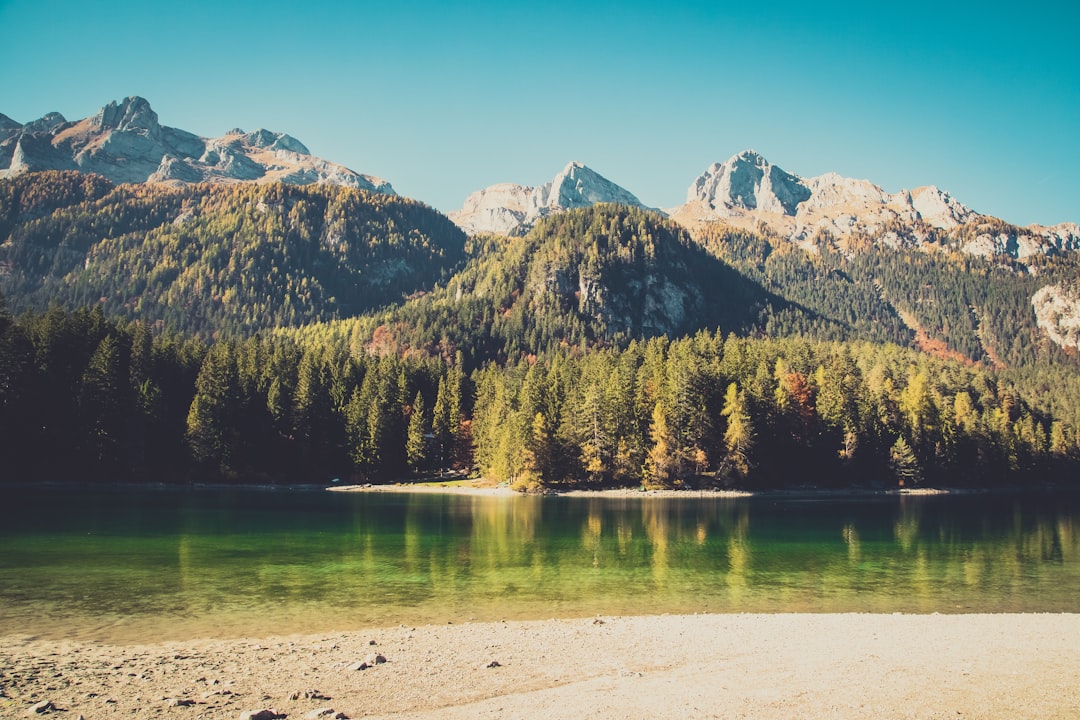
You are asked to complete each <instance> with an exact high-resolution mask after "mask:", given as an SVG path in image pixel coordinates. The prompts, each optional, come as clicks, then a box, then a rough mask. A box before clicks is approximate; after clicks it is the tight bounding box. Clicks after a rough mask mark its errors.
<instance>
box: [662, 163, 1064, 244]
mask: <svg viewBox="0 0 1080 720" xmlns="http://www.w3.org/2000/svg"><path fill="white" fill-rule="evenodd" d="M668 213H669V214H670V215H671V217H672V218H673V219H675V220H676V221H678V222H679V223H681V224H682V225H684V226H686V227H688V228H697V227H701V226H704V225H708V224H710V223H717V222H720V223H725V224H729V225H734V226H736V227H740V228H744V229H747V230H759V229H761V228H762V227H764V228H765V229H767V230H768V231H769V232H772V233H774V234H776V235H779V236H780V237H782V238H785V239H787V240H790V241H792V242H795V243H806V242H808V241H812V240H813V239H814V238H816V237H820V236H821V235H822V234H826V235H828V236H829V237H831V238H833V239H837V240H844V239H848V238H853V237H856V236H862V237H867V238H871V239H872V240H874V241H876V242H879V243H882V244H885V245H889V246H893V247H896V246H900V245H911V246H918V245H920V244H922V243H924V242H926V241H927V240H929V239H930V238H932V237H933V236H935V235H936V236H938V237H948V238H952V239H953V240H955V242H956V243H957V244H958V246H959V248H960V249H961V250H962V251H964V252H966V253H969V254H972V255H1008V256H1010V257H1013V258H1017V259H1020V260H1023V259H1024V258H1027V257H1031V256H1034V255H1040V254H1047V253H1052V252H1057V251H1061V250H1078V249H1080V232H1078V229H1077V227H1076V225H1073V224H1061V225H1055V226H1053V227H1043V226H1040V225H1030V226H1028V227H1026V228H1018V227H1015V226H1012V225H1009V224H1008V223H1005V222H1002V221H1000V220H997V219H996V218H993V217H990V216H988V215H982V214H980V213H977V212H975V211H973V210H971V209H970V208H968V207H966V206H965V205H963V204H962V203H960V202H959V201H957V200H956V199H954V198H953V197H951V196H950V195H949V194H948V193H947V192H944V191H942V190H939V189H938V188H936V187H934V186H932V185H929V186H925V187H919V188H915V189H914V190H901V191H900V192H897V193H889V192H886V191H885V190H883V189H882V188H881V187H879V186H878V185H875V184H873V183H872V182H870V181H869V180H855V179H852V178H846V177H843V176H841V175H838V174H836V173H826V174H824V175H819V176H817V177H810V178H802V177H799V176H798V175H793V174H791V173H788V172H786V171H784V170H782V169H781V168H779V167H778V166H776V165H772V164H770V163H769V162H768V161H767V160H766V159H765V158H763V157H762V156H761V155H759V154H758V153H756V152H754V151H753V150H745V151H743V152H741V153H739V154H737V155H735V156H733V157H731V158H729V159H728V160H727V161H725V162H723V163H714V164H712V165H710V166H709V167H708V168H707V169H706V170H705V172H703V173H702V174H701V175H699V176H698V177H697V179H695V180H694V182H693V183H691V185H690V188H689V190H688V191H687V197H686V203H685V204H683V205H681V206H679V207H677V208H673V209H671V210H669V211H668Z"/></svg>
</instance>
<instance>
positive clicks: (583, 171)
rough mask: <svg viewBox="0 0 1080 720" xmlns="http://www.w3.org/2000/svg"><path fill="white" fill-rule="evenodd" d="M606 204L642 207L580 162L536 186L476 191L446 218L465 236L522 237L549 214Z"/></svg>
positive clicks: (500, 185)
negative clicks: (475, 234) (479, 234)
mask: <svg viewBox="0 0 1080 720" xmlns="http://www.w3.org/2000/svg"><path fill="white" fill-rule="evenodd" d="M605 202H610V203H617V204H620V205H630V206H632V207H645V206H644V205H642V204H641V201H640V200H638V199H637V198H636V197H634V195H633V193H631V192H630V191H628V190H626V189H625V188H622V187H620V186H618V185H616V184H615V183H613V182H611V181H610V180H608V179H607V178H605V177H603V176H601V175H600V174H599V173H596V172H594V171H593V170H590V169H589V168H587V167H586V166H585V165H583V164H582V163H580V162H571V163H570V164H568V165H567V166H566V167H565V168H563V170H562V172H560V173H559V174H558V175H556V176H555V177H554V178H553V179H552V181H551V182H549V183H545V184H543V185H540V186H538V187H527V186H524V185H515V184H513V183H499V184H497V185H492V186H490V187H487V188H485V189H483V190H477V191H476V192H474V193H472V194H471V195H469V197H467V198H466V199H465V204H464V205H463V206H462V208H461V209H460V210H457V211H455V212H451V213H449V218H450V219H451V220H453V221H454V223H456V224H457V225H458V227H460V228H461V229H462V230H464V231H465V232H468V233H481V232H487V233H496V234H499V235H523V234H525V233H526V232H528V231H529V230H530V229H531V228H532V227H533V226H534V225H535V224H536V223H537V221H539V220H540V219H541V218H544V217H546V216H548V215H550V214H552V213H556V212H562V211H564V210H572V209H575V208H582V207H589V206H590V205H595V204H597V203H605Z"/></svg>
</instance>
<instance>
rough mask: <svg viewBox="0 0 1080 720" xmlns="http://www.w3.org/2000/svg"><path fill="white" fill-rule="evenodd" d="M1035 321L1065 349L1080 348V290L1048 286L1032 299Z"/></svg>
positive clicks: (1074, 287)
mask: <svg viewBox="0 0 1080 720" xmlns="http://www.w3.org/2000/svg"><path fill="white" fill-rule="evenodd" d="M1031 304H1032V306H1033V307H1034V309H1035V321H1036V322H1037V323H1038V325H1039V327H1040V328H1042V329H1043V331H1045V332H1046V334H1047V335H1048V336H1049V337H1050V339H1051V340H1052V341H1053V342H1054V343H1056V344H1057V345H1059V346H1061V347H1063V348H1072V349H1074V350H1075V349H1077V348H1080V288H1077V287H1076V286H1073V287H1065V286H1062V285H1047V286H1046V287H1044V288H1042V289H1040V290H1039V291H1038V292H1036V293H1035V295H1033V296H1032V298H1031Z"/></svg>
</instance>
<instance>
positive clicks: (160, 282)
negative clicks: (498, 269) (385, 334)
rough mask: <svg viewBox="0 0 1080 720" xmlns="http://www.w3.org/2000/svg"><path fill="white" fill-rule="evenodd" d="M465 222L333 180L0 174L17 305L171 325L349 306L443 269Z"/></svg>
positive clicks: (3, 242)
mask: <svg viewBox="0 0 1080 720" xmlns="http://www.w3.org/2000/svg"><path fill="white" fill-rule="evenodd" d="M464 246H465V235H464V234H463V233H462V232H461V231H460V230H458V229H457V227H456V226H454V225H453V224H452V223H450V221H449V220H447V219H446V218H445V217H444V216H443V215H440V214H439V213H437V212H435V211H434V210H432V209H430V208H428V207H427V206H425V205H423V204H421V203H418V202H416V201H413V200H407V199H403V198H399V197H396V196H390V195H380V194H374V193H368V192H366V191H363V190H356V189H350V188H341V187H333V186H321V185H320V186H305V187H296V186H290V185H282V184H276V185H268V186H254V185H231V186H221V185H207V184H202V185H191V186H187V187H183V188H177V189H174V188H164V187H159V186H146V185H120V186H115V187H114V186H113V185H112V184H111V183H109V182H108V181H106V180H103V179H101V178H97V177H95V176H88V175H82V174H79V173H74V172H71V173H58V172H47V173H31V174H27V175H24V176H20V177H18V178H16V179H14V180H10V181H4V182H0V290H2V291H3V292H4V294H5V295H6V296H7V298H8V302H9V306H10V307H11V309H12V310H13V311H21V310H25V309H36V310H43V309H44V308H45V307H47V306H48V304H49V303H52V302H56V303H60V304H61V305H63V306H66V307H69V308H78V307H84V306H86V307H88V306H92V305H101V306H102V308H103V309H104V311H105V313H106V314H107V315H110V316H117V317H126V318H130V319H139V320H142V321H144V322H150V323H154V322H157V323H160V324H161V325H162V326H164V327H165V328H168V329H170V330H173V331H182V332H185V333H192V334H198V335H202V336H204V337H210V336H232V337H237V336H243V335H246V334H249V333H252V332H256V331H259V330H266V329H270V328H276V327H282V326H289V325H297V324H300V323H309V322H314V321H319V320H331V319H334V318H339V317H351V316H354V315H357V314H360V313H363V312H365V311H369V310H372V309H374V308H378V307H380V306H383V305H387V304H391V303H397V302H400V301H401V300H402V299H403V298H404V297H405V296H406V295H408V294H410V293H414V292H417V291H420V290H424V289H426V288H430V287H431V286H433V285H434V284H435V282H437V281H439V280H445V279H446V278H448V277H449V275H450V273H451V272H452V271H453V270H454V269H455V268H456V267H458V266H459V265H460V264H461V262H462V261H463V260H464Z"/></svg>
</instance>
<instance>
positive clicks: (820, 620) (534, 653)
mask: <svg viewBox="0 0 1080 720" xmlns="http://www.w3.org/2000/svg"><path fill="white" fill-rule="evenodd" d="M372 640H373V641H375V642H376V643H377V644H376V645H370V644H369V641H372ZM373 652H378V653H380V654H382V655H383V656H385V658H386V660H387V662H386V663H385V664H379V665H376V666H374V667H371V668H369V669H366V670H357V669H354V668H355V666H356V665H357V664H359V663H360V662H362V661H364V660H365V658H367V657H368V656H369V655H370V654H371V653H373ZM492 661H495V662H498V663H499V666H498V667H488V665H489V663H491V662H492ZM0 685H2V688H3V695H2V696H0V717H5V718H8V717H12V718H14V717H25V716H26V712H27V710H28V708H30V707H31V706H32V705H33V704H34V703H36V702H39V701H42V700H50V701H51V702H52V703H53V704H54V705H55V706H56V707H57V708H59V709H60V712H57V713H56V714H55V716H56V717H61V718H67V719H68V720H76V718H77V717H78V716H79V715H82V716H84V717H85V718H86V720H96V719H97V718H108V717H123V718H147V717H166V718H233V719H235V718H239V717H240V716H241V713H243V712H244V711H247V710H260V709H263V708H272V709H273V710H275V711H276V712H278V713H283V714H287V716H288V717H289V718H293V719H296V718H304V717H305V716H308V715H309V714H310V713H312V711H314V710H317V709H319V708H334V710H335V711H337V712H341V713H344V714H345V715H347V716H348V717H351V718H359V717H386V718H390V717H393V718H533V717H535V718H545V719H551V718H567V719H569V718H574V719H577V718H714V717H715V718H784V719H785V720H787V719H789V718H860V720H861V719H863V718H963V719H969V718H1009V719H1015V718H1078V717H1080V615H1074V614H1070V615H699V616H658V617H625V618H603V619H584V620H582V619H577V620H549V621H540V622H506V623H476V624H462V625H440V626H426V627H417V628H408V627H397V628H390V629H381V630H373V631H367V632H351V633H347V634H341V633H335V634H324V635H311V636H292V637H282V638H272V639H259V640H252V639H245V640H194V641H189V642H180V643H161V644H154V645H139V646H111V645H102V644H97V643H75V642H51V641H44V640H37V639H32V638H18V637H10V636H9V637H4V638H0ZM313 691H317V692H313ZM305 693H307V694H309V695H310V694H315V695H317V696H320V697H321V698H322V699H320V697H314V698H312V697H305ZM290 698H294V699H290ZM176 701H181V702H182V703H187V702H189V701H190V702H192V703H193V704H191V705H186V704H183V705H181V704H178V703H177V702H176ZM326 717H332V715H327V716H326Z"/></svg>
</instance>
